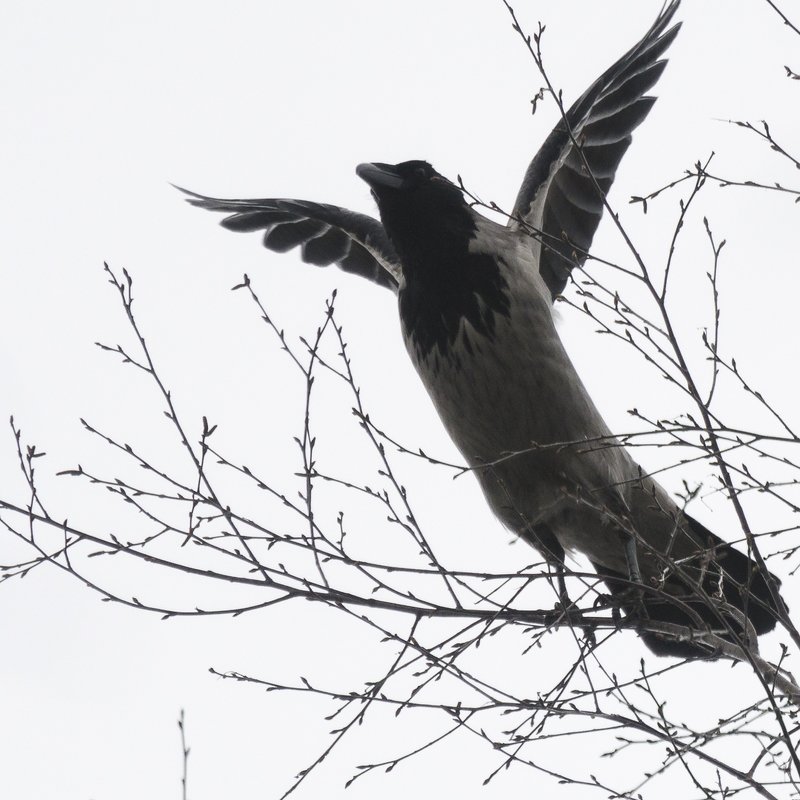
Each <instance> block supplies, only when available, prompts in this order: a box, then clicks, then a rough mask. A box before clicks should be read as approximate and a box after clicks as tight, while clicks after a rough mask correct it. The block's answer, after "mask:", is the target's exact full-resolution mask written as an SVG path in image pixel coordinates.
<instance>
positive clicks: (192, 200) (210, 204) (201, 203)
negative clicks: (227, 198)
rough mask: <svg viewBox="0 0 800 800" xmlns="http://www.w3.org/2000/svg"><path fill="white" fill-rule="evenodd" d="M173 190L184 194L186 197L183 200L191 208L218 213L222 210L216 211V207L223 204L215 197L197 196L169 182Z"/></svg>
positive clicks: (195, 193)
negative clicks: (195, 207)
mask: <svg viewBox="0 0 800 800" xmlns="http://www.w3.org/2000/svg"><path fill="white" fill-rule="evenodd" d="M169 185H170V186H171V187H172V188H173V189H177V190H178V191H179V192H181V193H182V194H185V195H186V197H184V198H183V199H184V200H185V201H186V202H187V203H189V205H191V206H197V207H198V208H207V209H209V210H210V211H218V210H222V209H217V208H216V205H217V204H219V203H221V202H223V201H221V200H219V199H217V198H216V197H206V195H204V194H198V193H197V192H193V191H191V190H190V189H185V188H184V187H183V186H178V184H177V183H172V182H170V184H169Z"/></svg>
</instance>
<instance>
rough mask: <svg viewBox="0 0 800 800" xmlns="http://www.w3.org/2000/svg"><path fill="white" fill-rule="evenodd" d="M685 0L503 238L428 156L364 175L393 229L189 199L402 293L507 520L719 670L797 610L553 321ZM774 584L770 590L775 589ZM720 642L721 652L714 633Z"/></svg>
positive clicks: (442, 409)
mask: <svg viewBox="0 0 800 800" xmlns="http://www.w3.org/2000/svg"><path fill="white" fill-rule="evenodd" d="M678 4H679V0H672V2H670V3H669V4H668V5H667V6H666V7H665V9H664V10H662V12H661V14H660V15H659V16H658V18H657V19H656V21H655V22H654V24H653V25H652V27H651V28H650V30H648V31H647V33H646V34H645V35H644V37H643V38H642V39H641V41H640V42H639V43H638V44H636V45H635V46H634V47H633V48H631V49H630V50H629V51H628V52H627V53H625V55H623V56H622V57H621V58H620V59H619V60H618V61H617V62H616V63H615V64H613V65H612V66H611V67H610V68H609V69H608V70H606V72H604V73H603V74H602V75H601V76H600V77H599V78H598V79H597V80H596V81H595V82H594V83H593V84H592V85H591V86H590V87H589V88H588V89H587V90H586V92H584V94H583V95H582V96H581V97H580V98H579V99H578V101H577V102H576V103H575V104H574V105H573V106H572V107H571V108H570V109H569V110H568V111H567V112H566V113H565V115H564V117H563V119H562V120H561V121H560V122H559V123H558V124H557V125H556V127H555V129H554V130H553V131H552V132H551V133H550V135H549V136H548V137H547V139H546V141H545V143H544V145H543V146H542V148H541V150H540V151H539V152H538V154H537V155H536V156H535V158H534V159H533V161H532V162H531V164H530V166H529V167H528V170H527V172H526V174H525V177H524V178H523V181H522V186H521V188H520V190H519V194H518V196H517V199H516V203H515V205H514V209H513V213H512V214H511V215H510V218H509V223H508V225H507V226H502V225H500V224H498V223H496V222H494V221H492V220H489V219H487V218H485V217H483V216H481V215H480V214H478V213H477V212H476V211H475V210H474V209H473V208H472V207H471V206H470V205H469V204H468V203H467V201H466V200H465V197H464V194H463V192H462V190H461V188H460V187H459V186H457V185H455V184H454V183H452V182H451V181H449V180H448V179H447V178H445V177H443V176H442V175H440V174H439V173H438V172H436V170H435V169H434V168H433V167H432V166H430V164H428V163H426V162H425V161H407V162H404V163H402V164H396V165H389V164H380V163H373V164H361V165H360V166H359V167H358V169H357V170H356V171H357V174H358V175H359V177H361V178H362V179H363V180H364V181H366V182H367V184H368V185H369V186H370V188H371V190H372V194H373V196H374V198H375V200H376V201H377V204H378V209H379V212H380V218H381V221H380V222H379V221H378V220H376V219H373V218H372V217H369V216H365V215H363V214H358V213H355V212H352V211H348V210H346V209H343V208H339V207H337V206H332V205H322V204H319V203H314V202H306V201H302V200H286V199H262V200H220V199H214V198H209V197H204V196H202V195H198V194H194V193H191V192H190V193H188V194H189V195H190V197H189V202H190V203H192V204H193V205H196V206H200V207H202V208H206V209H209V210H212V211H223V212H228V213H229V214H230V216H228V217H226V218H225V219H224V220H223V222H222V224H223V225H224V226H225V227H226V228H228V229H230V230H234V231H256V230H263V231H265V233H264V244H265V245H266V246H267V247H268V248H270V249H271V250H276V251H278V252H285V251H288V250H291V249H292V248H294V247H298V246H299V247H300V248H301V253H302V257H303V260H305V261H307V262H310V263H312V264H318V265H328V264H334V263H335V264H337V265H338V266H339V267H341V268H342V269H344V270H346V271H348V272H352V273H355V274H358V275H361V276H363V277H365V278H368V279H370V280H372V281H374V282H375V283H378V284H380V285H381V286H384V287H386V288H388V289H391V290H392V291H393V292H395V293H397V295H398V298H399V311H400V318H401V322H402V331H403V337H404V339H405V343H406V346H407V349H408V352H409V354H410V356H411V359H412V361H413V362H414V366H415V367H416V368H417V371H418V372H419V375H420V377H421V378H422V380H423V382H424V384H425V386H426V388H427V390H428V392H429V393H430V396H431V398H432V400H433V402H434V405H435V406H436V409H437V411H438V412H439V415H440V416H441V418H442V421H443V423H444V425H445V427H446V428H447V430H448V432H449V434H450V436H451V437H452V438H453V441H454V442H455V443H456V445H457V446H458V448H459V449H460V451H461V452H462V454H463V455H464V457H465V458H466V459H467V461H468V462H469V464H470V465H471V467H472V468H473V469H474V472H475V474H476V476H477V478H478V480H479V481H480V483H481V486H482V488H483V491H484V493H485V495H486V497H487V499H488V501H489V504H490V505H491V507H492V509H493V510H494V512H495V513H496V514H497V516H498V517H499V518H500V519H501V520H502V521H503V522H504V523H505V525H507V526H508V527H509V528H510V529H511V530H512V531H514V532H515V533H516V534H517V535H518V536H520V537H521V538H523V539H524V540H526V541H527V542H529V543H530V544H531V545H533V547H535V548H536V549H537V550H539V551H540V552H541V553H542V555H543V556H544V558H545V559H546V560H547V561H548V562H549V563H550V564H551V565H552V566H553V567H554V568H555V570H556V571H557V573H558V575H559V579H560V580H559V588H560V594H561V597H562V601H563V602H565V603H566V602H567V596H566V588H565V584H564V581H563V565H564V557H565V552H566V551H577V552H579V553H582V554H583V555H585V556H586V557H587V558H588V559H589V561H590V562H591V563H592V565H593V567H594V568H595V569H596V570H597V572H598V574H599V575H600V576H601V578H602V579H603V580H604V581H605V583H606V585H607V587H608V589H609V591H610V592H611V594H612V595H613V596H614V597H616V598H617V600H618V602H619V604H620V605H622V607H623V608H624V609H626V611H628V612H630V613H634V614H638V615H639V619H640V620H641V626H640V630H641V635H642V638H643V639H644V641H645V643H646V644H647V645H648V646H649V647H650V648H651V649H652V650H653V651H654V652H656V653H658V654H662V655H675V656H685V657H691V658H709V657H715V656H717V655H719V649H718V647H716V646H715V645H714V641H717V642H719V640H720V638H721V639H722V640H723V641H725V642H742V641H744V642H745V643H748V644H749V645H750V646H754V637H753V636H752V634H753V632H754V633H755V634H762V633H765V632H767V631H769V630H771V629H772V628H773V627H774V626H775V624H776V616H777V615H779V614H780V612H781V611H782V607H781V600H780V598H779V595H778V588H777V587H778V585H779V582H778V581H777V579H775V578H774V577H773V576H771V575H769V574H768V573H766V574H765V573H764V572H762V571H759V569H758V567H757V565H756V563H755V561H754V560H752V559H750V558H749V557H748V556H746V555H744V554H743V553H741V552H740V551H738V550H736V549H734V548H733V547H732V546H730V545H728V544H726V543H725V542H724V541H723V540H722V539H720V538H719V537H717V536H716V535H714V534H713V533H711V532H710V531H708V530H706V528H704V527H703V526H702V525H701V524H700V523H698V522H697V521H696V520H694V519H692V517H690V516H689V515H688V514H686V513H684V512H683V511H682V510H681V509H680V508H679V506H678V505H677V504H676V503H675V502H674V501H673V500H672V499H671V498H670V497H669V496H668V495H667V493H666V492H665V491H664V489H662V488H661V486H659V485H658V483H656V481H655V480H653V479H652V478H651V477H648V476H646V475H645V474H644V473H643V471H642V470H641V469H640V468H639V466H638V465H637V464H636V463H635V462H634V460H633V459H632V458H631V456H630V454H629V453H628V451H627V450H626V449H625V448H624V447H622V446H621V445H619V444H618V443H617V442H616V440H614V438H613V436H612V434H611V431H610V430H609V429H608V427H607V426H606V424H605V422H604V421H603V419H602V417H601V416H600V413H599V412H598V410H597V408H596V407H595V405H594V403H593V402H592V399H591V398H590V397H589V394H588V393H587V391H586V389H585V387H584V385H583V383H582V382H581V380H580V378H579V377H578V374H577V373H576V371H575V368H574V367H573V365H572V362H571V361H570V359H569V357H568V355H567V353H566V351H565V350H564V347H563V345H562V343H561V340H560V339H559V337H558V334H557V332H556V329H555V327H554V324H553V316H552V304H553V301H554V300H555V298H556V297H557V296H558V295H559V294H561V293H562V292H563V291H564V290H565V287H566V286H567V283H568V280H569V277H570V274H571V272H572V270H573V269H574V268H575V267H576V266H582V265H583V264H584V262H585V260H586V256H587V253H588V250H589V247H590V245H591V242H592V238H593V236H594V234H595V231H596V230H597V226H598V224H599V222H600V218H601V216H602V213H603V208H604V203H605V195H606V193H607V192H608V190H609V188H610V186H611V183H612V181H613V180H614V176H615V173H616V170H617V167H618V165H619V163H620V160H621V159H622V156H623V155H624V153H625V151H626V150H627V149H628V146H629V144H630V142H631V133H632V131H633V130H634V128H636V126H638V125H639V124H640V123H641V122H642V120H643V119H644V118H645V117H646V116H647V114H648V112H649V111H650V108H651V107H652V105H653V103H654V101H655V98H653V97H650V96H647V94H646V92H647V91H648V90H649V89H651V88H652V86H653V85H654V84H655V83H656V81H657V80H658V78H659V76H660V75H661V73H662V72H663V70H664V67H665V65H666V61H664V60H662V58H661V57H662V55H663V54H664V52H665V51H666V49H667V48H668V46H669V45H670V43H671V42H672V41H673V39H674V38H675V36H676V34H677V32H678V29H679V27H680V25H675V26H673V27H671V28H669V24H670V21H671V20H672V18H673V16H674V14H675V11H676V10H677V7H678ZM768 575H769V577H767V576H768ZM715 635H716V637H717V638H716V639H715Z"/></svg>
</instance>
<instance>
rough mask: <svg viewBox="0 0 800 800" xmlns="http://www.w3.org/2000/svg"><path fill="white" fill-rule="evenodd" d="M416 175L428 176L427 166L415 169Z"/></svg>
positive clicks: (416, 176)
mask: <svg viewBox="0 0 800 800" xmlns="http://www.w3.org/2000/svg"><path fill="white" fill-rule="evenodd" d="M414 177H415V178H427V177H428V170H427V169H425V167H417V168H416V169H415V170H414Z"/></svg>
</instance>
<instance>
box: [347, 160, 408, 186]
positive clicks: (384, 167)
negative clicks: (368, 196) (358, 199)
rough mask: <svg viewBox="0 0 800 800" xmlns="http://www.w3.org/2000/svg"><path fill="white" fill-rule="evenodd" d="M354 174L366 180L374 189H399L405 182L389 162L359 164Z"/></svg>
mask: <svg viewBox="0 0 800 800" xmlns="http://www.w3.org/2000/svg"><path fill="white" fill-rule="evenodd" d="M356 175H358V177H359V178H361V180H363V181H366V183H367V184H368V185H369V187H370V188H371V189H373V190H374V191H379V190H380V189H401V188H402V187H403V185H404V184H405V179H404V178H403V177H402V176H401V175H398V174H397V170H396V169H395V168H394V167H393V166H392V165H391V164H377V163H376V164H359V165H358V166H357V167H356Z"/></svg>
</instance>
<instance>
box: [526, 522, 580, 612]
mask: <svg viewBox="0 0 800 800" xmlns="http://www.w3.org/2000/svg"><path fill="white" fill-rule="evenodd" d="M531 533H532V538H533V541H532V542H531V544H533V546H534V547H536V549H537V550H539V551H540V552H541V553H542V554H543V555H544V557H545V560H546V561H547V563H548V565H549V566H550V567H551V568H552V569H554V570H555V573H556V586H557V591H558V602H559V603H560V604H561V606H562V608H563V609H564V611H568V610H569V609H570V608H571V607H573V606H574V604H573V602H572V600H570V599H569V594H568V593H567V582H566V581H565V580H564V572H565V566H564V558H565V556H566V553H565V552H564V548H563V547H562V546H561V543H560V542H559V541H558V539H557V538H556V535H555V534H554V533H553V531H552V530H551V529H550V526H549V525H547V524H546V523H543V522H540V523H539V524H538V525H535V526H534V527H533V530H532V531H531Z"/></svg>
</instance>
